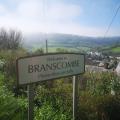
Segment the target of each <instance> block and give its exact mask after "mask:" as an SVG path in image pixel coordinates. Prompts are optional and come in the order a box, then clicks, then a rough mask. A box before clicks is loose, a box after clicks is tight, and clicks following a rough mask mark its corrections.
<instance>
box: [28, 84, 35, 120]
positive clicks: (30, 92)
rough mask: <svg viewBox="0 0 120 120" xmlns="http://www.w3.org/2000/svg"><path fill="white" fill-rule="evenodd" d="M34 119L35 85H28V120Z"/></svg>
mask: <svg viewBox="0 0 120 120" xmlns="http://www.w3.org/2000/svg"><path fill="white" fill-rule="evenodd" d="M33 119H34V85H33V84H31V85H28V120H33Z"/></svg>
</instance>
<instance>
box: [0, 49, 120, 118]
mask: <svg viewBox="0 0 120 120" xmlns="http://www.w3.org/2000/svg"><path fill="white" fill-rule="evenodd" d="M56 51H57V52H68V51H67V50H65V49H61V48H57V49H56ZM43 52H44V50H43V49H38V50H36V51H34V52H33V53H28V52H27V51H26V50H25V49H24V48H22V47H17V48H16V49H15V50H14V49H10V48H5V49H3V48H1V49H0V60H2V61H3V62H4V66H3V67H1V66H2V65H1V66H0V67H1V68H0V120H27V108H28V101H27V94H26V91H27V88H26V86H25V87H23V88H22V87H21V88H18V87H16V62H15V61H16V59H17V58H19V57H21V56H26V55H31V54H41V53H43ZM1 63H2V62H1ZM34 104H35V106H34V120H72V78H71V77H68V78H62V79H58V80H53V81H48V82H41V83H40V84H39V85H35V98H34ZM77 112H78V113H77V115H78V116H77V120H80V119H81V120H120V77H118V76H117V75H116V74H115V73H109V72H103V73H89V72H86V73H85V74H84V75H81V76H80V80H79V92H78V111H77Z"/></svg>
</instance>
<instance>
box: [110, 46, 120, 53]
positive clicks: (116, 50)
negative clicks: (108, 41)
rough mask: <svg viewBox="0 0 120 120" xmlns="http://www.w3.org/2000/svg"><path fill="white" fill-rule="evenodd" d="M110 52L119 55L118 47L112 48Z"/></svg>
mask: <svg viewBox="0 0 120 120" xmlns="http://www.w3.org/2000/svg"><path fill="white" fill-rule="evenodd" d="M111 51H112V52H114V53H120V47H115V48H112V49H111Z"/></svg>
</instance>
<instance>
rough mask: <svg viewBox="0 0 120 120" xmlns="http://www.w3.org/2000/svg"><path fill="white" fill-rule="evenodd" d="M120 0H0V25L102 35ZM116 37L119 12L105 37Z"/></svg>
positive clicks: (119, 29) (32, 30)
mask: <svg viewBox="0 0 120 120" xmlns="http://www.w3.org/2000/svg"><path fill="white" fill-rule="evenodd" d="M119 5H120V0H0V27H5V28H14V29H18V30H21V31H22V32H23V33H24V34H27V33H36V32H47V33H54V32H55V33H68V34H78V35H86V36H104V33H105V31H106V29H107V27H108V25H109V24H110V22H111V19H112V17H113V16H114V14H115V12H116V10H117V8H118V7H119ZM116 35H117V36H120V11H119V12H118V14H117V16H116V18H115V20H114V22H113V24H112V26H111V28H110V30H109V32H108V34H107V36H116Z"/></svg>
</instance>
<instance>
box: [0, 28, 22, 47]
mask: <svg viewBox="0 0 120 120" xmlns="http://www.w3.org/2000/svg"><path fill="white" fill-rule="evenodd" d="M22 39H23V37H22V34H21V32H19V31H15V30H9V31H7V30H5V29H3V28H2V29H0V49H18V48H20V47H21V45H22V44H21V42H22Z"/></svg>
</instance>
